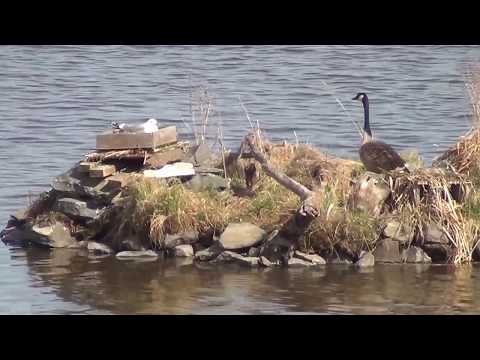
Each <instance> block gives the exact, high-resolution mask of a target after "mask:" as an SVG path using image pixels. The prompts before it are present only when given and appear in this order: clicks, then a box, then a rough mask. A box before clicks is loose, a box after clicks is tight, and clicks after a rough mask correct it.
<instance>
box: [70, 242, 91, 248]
mask: <svg viewBox="0 0 480 360" xmlns="http://www.w3.org/2000/svg"><path fill="white" fill-rule="evenodd" d="M67 247H68V248H69V249H88V241H86V240H82V241H78V242H76V243H75V244H71V245H69V246H67Z"/></svg>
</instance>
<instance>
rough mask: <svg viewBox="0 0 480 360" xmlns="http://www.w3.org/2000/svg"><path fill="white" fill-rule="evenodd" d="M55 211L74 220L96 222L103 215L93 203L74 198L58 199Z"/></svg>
mask: <svg viewBox="0 0 480 360" xmlns="http://www.w3.org/2000/svg"><path fill="white" fill-rule="evenodd" d="M55 210H57V211H58V212H61V213H63V214H65V215H68V216H71V217H72V218H80V219H83V220H95V219H97V218H98V217H99V216H100V215H101V213H102V210H101V209H99V208H98V207H96V206H95V205H94V203H93V202H91V201H82V200H77V199H72V198H61V199H58V200H57V202H56V203H55Z"/></svg>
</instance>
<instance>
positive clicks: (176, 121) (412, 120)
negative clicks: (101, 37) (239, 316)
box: [0, 46, 480, 314]
mask: <svg viewBox="0 0 480 360" xmlns="http://www.w3.org/2000/svg"><path fill="white" fill-rule="evenodd" d="M479 61H480V47H478V46H2V47H1V48H0V94H1V96H0V126H1V128H0V129H1V131H0V160H1V162H2V166H1V167H0V182H1V183H0V184H1V186H0V224H1V225H2V226H3V225H4V224H5V223H6V221H7V219H8V215H9V214H11V213H13V212H15V211H16V210H18V209H20V208H22V207H24V206H25V205H26V204H27V203H28V199H29V198H31V197H32V196H35V195H36V194H38V193H40V192H41V191H44V190H46V189H48V186H49V183H50V181H51V180H52V178H53V177H54V176H55V175H58V174H59V173H61V172H63V171H65V170H66V169H68V168H69V167H71V165H72V164H73V163H74V162H76V161H78V160H79V159H80V158H81V156H82V155H83V154H85V153H87V152H88V151H90V150H91V149H92V148H93V147H94V146H95V134H96V133H98V132H99V131H102V130H104V129H106V128H108V127H109V126H110V123H111V121H120V122H122V121H131V120H139V119H144V118H145V119H146V118H148V117H155V118H157V119H168V120H164V123H165V124H167V125H176V126H177V128H178V131H179V134H180V135H179V136H180V137H182V138H190V137H191V133H192V126H193V123H192V116H191V104H192V96H191V93H192V89H194V90H196V89H199V88H205V89H207V90H208V94H209V95H210V96H211V97H212V98H213V104H214V110H213V112H212V114H211V117H210V128H209V134H210V139H209V140H210V141H211V142H212V143H213V142H214V140H215V135H216V129H217V128H218V127H219V126H220V127H222V128H223V134H224V139H225V142H226V144H227V146H229V147H231V148H236V147H237V146H238V143H239V140H240V139H241V138H242V137H243V136H244V135H245V134H246V132H247V131H248V129H249V127H250V125H249V121H248V120H247V117H246V116H245V112H244V110H243V109H242V106H241V104H240V103H242V104H243V105H244V107H245V108H246V109H247V111H248V114H249V116H250V118H251V120H252V121H253V122H254V123H255V124H256V123H257V121H258V123H259V124H260V126H261V127H262V129H264V131H265V133H266V134H267V136H268V137H269V138H270V139H272V140H287V141H297V140H298V141H299V142H302V143H310V144H313V145H315V146H317V147H319V148H321V149H322V150H324V151H328V152H331V153H334V154H337V155H340V156H344V157H350V158H357V157H358V156H357V149H358V145H359V136H358V134H357V132H356V130H355V127H354V126H353V124H352V121H358V122H361V119H362V115H363V113H362V109H361V106H360V104H359V103H357V102H353V101H351V98H352V97H353V96H354V95H355V94H356V93H357V92H360V91H362V92H366V93H368V94H369V97H370V103H371V119H372V129H373V132H374V135H375V136H376V137H378V138H381V139H383V140H386V141H388V142H389V143H391V144H392V145H393V146H394V147H395V148H396V149H398V150H399V151H406V150H412V149H416V150H418V152H419V153H420V155H421V156H422V158H423V159H424V161H425V162H426V163H429V162H431V160H432V159H433V158H434V157H435V156H436V155H438V154H439V153H441V151H442V150H443V149H445V148H446V147H448V146H449V145H451V144H452V143H454V142H455V141H456V139H457V138H458V136H460V135H462V134H463V133H465V132H466V131H467V130H468V129H469V127H470V126H471V123H470V108H469V103H468V98H467V95H466V92H465V88H464V78H463V77H464V74H465V72H466V70H467V69H468V67H469V66H470V65H472V64H476V63H478V62H479ZM339 101H340V102H341V103H342V104H343V105H344V107H345V109H342V107H341V106H340V105H339ZM193 103H195V100H193ZM479 276H480V269H479V268H478V267H475V266H473V267H466V268H460V269H455V268H452V267H447V266H376V267H375V268H374V269H371V270H368V271H358V270H354V269H351V268H349V267H342V266H330V267H327V268H326V269H321V270H314V271H312V270H308V271H303V270H302V271H299V270H295V271H293V270H243V269H238V268H235V267H221V268H220V267H205V266H203V267H202V266H199V265H195V264H188V263H180V262H175V261H174V260H168V261H167V260H165V261H162V260H159V261H156V262H131V261H128V262H122V261H119V260H116V259H114V258H92V257H89V256H87V255H86V254H83V253H78V252H75V251H68V250H55V251H40V250H38V249H18V248H7V247H5V246H1V245H0V313H2V314H6V313H21V314H41V313H49V314H50V313H54V314H72V313H75V314H76V313H79V314H83V313H93V314H104V313H107V314H110V313H121V314H125V313H127V314H130V313H161V314H173V313H175V314H188V313H195V314H197V313H199V314H226V313H249V314H250V313H269V314H277V313H281V314H288V313H321V314H327V313H341V314H350V313H353V314H357V313H362V314H365V313H373V314H385V313H389V314H390V313H399V314H414V313H420V314H423V313H426V314H430V313H435V314H439V313H478V312H480V306H479V305H480V304H479V303H478V300H476V299H479V298H480V297H479V296H478V295H480V293H479V291H480V287H478V286H476V281H477V278H478V277H479Z"/></svg>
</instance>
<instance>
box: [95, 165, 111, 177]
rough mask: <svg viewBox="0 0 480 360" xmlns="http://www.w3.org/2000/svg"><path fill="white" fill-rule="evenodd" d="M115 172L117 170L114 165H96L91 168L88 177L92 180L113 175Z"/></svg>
mask: <svg viewBox="0 0 480 360" xmlns="http://www.w3.org/2000/svg"><path fill="white" fill-rule="evenodd" d="M115 171H117V169H116V168H115V166H114V165H98V166H95V167H92V168H91V169H90V170H89V172H88V173H89V175H90V177H93V178H104V177H107V176H110V175H112V174H114V173H115Z"/></svg>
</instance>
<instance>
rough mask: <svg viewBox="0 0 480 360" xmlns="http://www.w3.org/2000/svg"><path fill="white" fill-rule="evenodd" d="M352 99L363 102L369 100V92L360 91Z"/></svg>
mask: <svg viewBox="0 0 480 360" xmlns="http://www.w3.org/2000/svg"><path fill="white" fill-rule="evenodd" d="M352 100H357V101H361V102H363V101H364V100H368V97H367V94H365V93H358V94H357V95H356V96H355V97H354V98H353V99H352Z"/></svg>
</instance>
